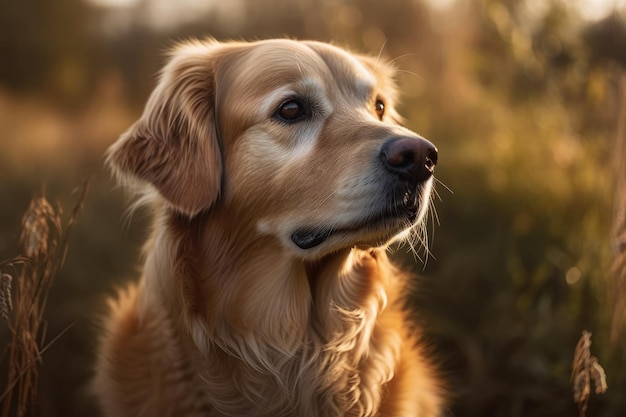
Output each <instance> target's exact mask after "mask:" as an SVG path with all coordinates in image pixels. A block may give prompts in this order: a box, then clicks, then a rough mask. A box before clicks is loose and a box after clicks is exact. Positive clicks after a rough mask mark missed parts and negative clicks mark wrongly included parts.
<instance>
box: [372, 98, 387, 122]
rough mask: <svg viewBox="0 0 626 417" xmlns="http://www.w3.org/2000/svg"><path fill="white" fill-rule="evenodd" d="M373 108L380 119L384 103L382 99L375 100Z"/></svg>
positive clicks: (382, 114) (383, 110)
mask: <svg viewBox="0 0 626 417" xmlns="http://www.w3.org/2000/svg"><path fill="white" fill-rule="evenodd" d="M374 110H375V111H376V115H377V116H378V118H379V119H380V120H382V119H383V116H384V114H385V103H383V101H382V100H376V104H375V105H374Z"/></svg>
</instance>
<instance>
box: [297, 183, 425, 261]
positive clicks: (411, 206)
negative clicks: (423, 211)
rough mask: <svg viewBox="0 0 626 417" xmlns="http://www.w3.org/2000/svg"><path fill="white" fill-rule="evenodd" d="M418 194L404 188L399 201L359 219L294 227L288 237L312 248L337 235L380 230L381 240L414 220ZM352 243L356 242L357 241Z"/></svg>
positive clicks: (417, 208) (305, 247)
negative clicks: (317, 225) (342, 222)
mask: <svg viewBox="0 0 626 417" xmlns="http://www.w3.org/2000/svg"><path fill="white" fill-rule="evenodd" d="M419 194H420V193H419V192H417V190H415V191H407V192H405V193H404V195H403V196H402V198H400V199H398V200H400V201H399V202H397V203H395V204H390V205H388V206H386V207H384V208H382V209H381V210H378V211H374V212H373V213H372V214H370V215H367V216H366V217H365V218H363V219H362V220H357V221H355V222H351V223H348V224H345V225H338V226H319V227H304V228H301V229H297V230H296V231H294V232H293V233H292V234H291V241H292V242H293V243H294V244H295V245H296V246H298V247H299V248H300V249H312V248H314V247H316V246H319V245H321V244H322V243H324V242H326V241H327V240H328V239H330V238H331V237H333V236H336V235H342V236H346V235H352V234H359V233H361V232H365V233H373V232H380V235H381V239H382V240H385V239H389V238H391V237H392V236H394V235H395V234H397V233H399V232H401V231H402V230H403V229H406V228H407V227H410V226H411V225H413V224H414V223H415V222H416V221H417V219H418V217H419V214H420V207H421V204H420V195H419ZM383 235H384V237H382V236H383ZM353 243H354V244H356V243H358V241H355V242H353ZM382 243H383V242H381V244H382Z"/></svg>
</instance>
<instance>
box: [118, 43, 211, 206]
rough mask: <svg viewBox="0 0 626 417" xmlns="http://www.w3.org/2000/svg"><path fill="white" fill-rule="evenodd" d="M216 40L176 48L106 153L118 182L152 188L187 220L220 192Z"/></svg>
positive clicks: (207, 204)
mask: <svg viewBox="0 0 626 417" xmlns="http://www.w3.org/2000/svg"><path fill="white" fill-rule="evenodd" d="M218 49H219V44H218V43H217V42H213V43H200V42H196V43H189V44H186V45H183V46H179V47H178V48H176V49H175V50H174V51H173V52H172V54H171V57H170V61H169V63H168V64H167V65H166V66H165V68H164V69H163V71H162V73H161V77H160V80H159V84H158V86H157V87H156V89H155V90H154V91H153V92H152V95H151V96H150V99H149V100H148V103H147V104H146V107H145V109H144V112H143V115H142V116H141V118H140V119H139V120H138V121H137V122H136V123H135V124H134V125H133V126H131V128H130V129H129V130H128V131H126V132H125V133H124V134H123V135H122V136H121V137H120V138H119V139H118V140H117V142H116V143H114V144H113V145H112V146H111V147H110V148H109V150H108V155H107V162H108V163H109V165H110V166H111V167H112V169H113V171H114V172H115V173H116V174H117V176H118V177H119V178H121V179H122V181H124V180H126V181H128V180H129V179H140V180H143V181H146V182H148V183H150V184H152V185H153V186H154V187H155V188H156V189H157V190H158V191H159V193H160V194H161V195H162V196H163V197H165V199H166V200H167V201H168V202H169V203H170V204H171V205H172V206H173V207H174V208H176V209H177V210H179V211H180V212H182V213H184V214H187V215H189V216H193V215H195V214H197V213H198V212H200V211H201V210H203V209H205V208H208V207H210V206H211V204H212V203H213V202H214V201H215V200H216V199H217V197H218V195H219V192H220V182H221V173H222V161H221V156H220V149H219V144H218V138H217V128H216V124H215V85H216V83H215V79H216V76H215V73H216V68H217V54H216V53H215V52H216V51H217V50H218Z"/></svg>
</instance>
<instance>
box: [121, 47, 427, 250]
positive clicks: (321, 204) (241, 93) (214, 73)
mask: <svg viewBox="0 0 626 417" xmlns="http://www.w3.org/2000/svg"><path fill="white" fill-rule="evenodd" d="M395 101H396V89H395V86H394V82H393V69H392V68H391V67H389V66H387V65H385V64H383V63H381V62H379V60H378V59H374V58H370V57H364V56H359V55H354V54H351V53H348V52H346V51H344V50H342V49H340V48H337V47H334V46H331V45H328V44H324V43H318V42H299V41H292V40H267V41H259V42H253V43H238V42H231V43H219V42H216V41H206V42H190V43H185V44H183V45H181V46H179V47H177V48H175V49H174V51H173V53H172V56H171V59H170V61H169V63H168V64H167V66H166V67H165V68H164V70H163V73H162V76H161V80H160V83H159V85H158V86H157V88H156V89H155V91H154V92H153V94H152V96H151V97H150V99H149V101H148V104H147V106H146V109H145V111H144V114H143V115H142V117H141V118H140V119H139V120H138V121H137V122H136V123H135V124H134V125H133V126H132V127H131V128H130V129H129V130H128V131H127V132H126V133H125V134H124V135H122V137H121V138H120V139H119V140H118V142H116V143H115V144H114V145H113V146H112V147H111V148H110V150H109V162H110V164H111V165H112V166H113V168H114V170H115V171H116V172H117V173H118V174H119V176H121V177H122V178H123V179H139V180H141V181H142V182H144V183H145V182H147V183H149V184H151V185H152V186H153V187H154V189H156V190H157V191H158V193H159V194H160V195H161V196H162V197H163V198H164V199H165V201H166V202H167V204H168V205H169V206H170V208H171V209H173V210H175V211H177V212H179V213H181V214H183V215H186V216H189V217H193V216H197V215H199V214H208V215H209V216H210V215H211V213H212V212H214V211H215V212H217V211H219V212H220V213H222V215H223V214H224V213H227V214H228V216H229V218H230V219H231V220H230V223H231V224H235V225H236V227H235V229H236V230H237V231H238V232H241V233H245V234H246V236H245V238H246V239H255V236H273V237H276V238H277V239H279V240H280V242H281V243H282V244H283V246H284V247H286V248H289V249H290V250H292V251H293V252H294V253H295V254H296V255H297V256H300V257H303V258H308V259H312V258H316V257H320V256H322V255H324V254H326V253H329V252H332V251H335V250H338V249H341V248H344V247H352V246H355V245H366V246H380V245H384V244H386V243H388V242H390V241H392V240H393V239H394V238H395V237H398V236H402V235H406V234H407V232H408V231H409V230H411V229H414V228H415V227H416V225H417V224H418V223H419V222H420V221H421V219H422V218H423V217H424V214H425V212H426V210H427V207H428V205H429V198H430V193H431V186H432V181H433V178H432V173H433V169H434V167H435V164H436V163H437V149H436V148H435V146H433V145H432V144H431V143H430V142H428V141H427V140H425V139H423V138H422V137H420V136H419V135H417V134H415V133H413V132H412V131H410V130H408V129H406V128H404V127H402V126H400V125H399V121H400V117H399V116H398V114H397V113H396V110H395V109H394V104H395ZM233 233H235V232H233Z"/></svg>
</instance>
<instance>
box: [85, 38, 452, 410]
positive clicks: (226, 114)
mask: <svg viewBox="0 0 626 417" xmlns="http://www.w3.org/2000/svg"><path fill="white" fill-rule="evenodd" d="M392 77H393V70H392V68H391V67H389V66H388V65H385V64H382V63H380V62H378V60H377V59H373V58H369V57H364V56H358V55H354V54H351V53H348V52H346V51H344V50H342V49H340V48H337V47H334V46H331V45H328V44H323V43H318V42H298V41H292V40H268V41H259V42H253V43H244V42H229V43H219V42H217V41H213V40H207V41H204V42H198V41H195V42H187V43H184V44H182V45H180V46H178V47H176V48H175V49H174V51H173V52H172V54H171V58H170V61H169V63H168V64H167V65H166V67H165V68H164V70H163V73H162V76H161V79H160V83H159V84H158V86H157V88H156V89H155V91H154V92H153V94H152V96H151V98H150V99H149V101H148V103H147V105H146V109H145V111H144V114H143V115H142V117H141V118H140V119H139V120H138V121H137V122H136V123H135V124H134V125H133V126H132V127H131V128H130V129H129V130H128V131H127V132H126V133H125V134H124V135H122V136H121V138H120V139H119V140H118V141H117V142H116V143H115V144H114V145H113V146H112V147H111V148H110V150H109V154H108V161H109V163H110V165H111V166H112V167H113V169H114V171H115V172H116V174H117V175H118V177H119V178H120V179H121V180H122V181H123V182H125V183H127V184H130V185H133V186H137V185H138V186H139V187H140V188H141V189H142V190H143V192H144V200H149V201H150V202H151V203H152V206H154V207H155V220H154V226H153V230H152V237H151V239H150V240H149V242H148V243H147V244H146V247H145V265H144V268H143V275H142V278H141V280H140V281H139V283H138V284H136V285H133V286H131V287H130V288H129V289H127V290H125V291H121V292H120V293H119V295H118V297H117V299H115V300H112V301H111V302H110V313H109V315H108V317H107V319H106V321H105V323H104V331H103V334H102V337H101V340H100V347H99V354H98V361H97V368H96V380H95V388H96V391H97V395H98V398H99V401H100V403H101V405H102V407H103V410H104V411H105V414H106V415H107V416H110V417H122V416H128V417H140V416H173V417H180V416H185V417H194V416H203V417H209V416H211V417H213V416H255V417H261V416H272V417H276V416H294V417H295V416H298V417H308V416H311V417H312V416H324V417H332V416H354V417H356V416H359V417H365V416H380V417H383V416H385V417H391V416H403V417H408V416H437V415H439V413H440V412H441V410H442V403H443V400H442V389H441V384H440V381H439V379H438V378H437V376H436V372H435V370H434V368H433V366H432V365H431V363H430V361H429V360H428V359H427V358H426V356H425V353H424V348H423V342H420V340H419V337H420V336H419V332H418V331H417V329H416V328H415V327H414V326H412V325H411V324H410V322H409V320H408V318H407V313H406V311H405V310H404V308H403V288H404V286H405V281H406V279H407V277H406V276H405V275H404V274H403V273H401V272H400V271H398V270H397V269H396V268H395V267H394V266H392V264H391V263H390V262H389V260H388V258H387V255H386V247H387V245H388V244H389V243H390V242H391V241H394V240H398V239H402V238H404V239H406V238H407V237H410V235H411V234H415V233H416V230H419V228H420V227H421V226H420V225H421V224H422V223H423V222H422V220H423V217H424V215H425V213H426V210H427V206H428V204H429V201H430V200H429V199H430V192H431V183H432V177H430V175H428V178H427V179H424V180H423V181H420V182H419V184H417V186H416V187H417V190H413V191H411V192H408V191H407V192H406V193H405V194H402V196H401V197H394V196H393V195H391V192H390V191H389V190H390V189H391V188H392V187H395V186H396V185H395V184H396V183H398V182H400V180H398V179H397V178H396V177H395V176H394V175H391V174H389V172H387V171H388V170H387V171H386V170H385V168H384V166H383V164H382V163H381V162H380V158H381V156H380V155H381V146H382V145H383V143H384V142H385V141H387V140H388V139H389V138H391V137H410V138H412V140H413V139H415V140H420V141H423V142H424V143H426V141H425V140H423V139H421V138H419V136H417V135H416V134H415V133H413V132H411V131H409V130H408V129H406V128H404V127H401V126H400V125H398V121H399V116H398V115H397V114H396V112H395V110H394V109H393V104H394V101H395V95H396V93H395V87H394V83H393V79H392ZM293 97H296V98H297V100H299V101H298V102H297V103H298V104H299V106H300V108H299V109H302V108H304V109H305V110H306V112H305V113H306V114H304V116H302V117H301V118H300V119H298V120H296V121H295V122H292V121H291V120H287V121H286V120H285V119H284V117H283V112H282V110H278V111H277V108H278V109H282V104H281V103H284V102H285V100H287V101H288V100H290V99H292V98H293ZM383 105H384V112H383V111H380V108H378V107H376V106H383ZM292 107H293V104H292ZM377 109H378V110H377ZM290 110H291V111H293V108H291V109H287V111H285V113H284V114H286V115H287V116H289V117H291V116H290V113H289V111H290ZM296 110H298V109H296ZM377 111H378V112H377ZM279 112H280V113H279ZM433 148H434V147H433ZM385 155H386V154H385ZM390 158H391V157H388V158H387V159H390ZM435 162H436V161H435ZM391 164H400V162H398V161H395V160H393V161H392V162H391ZM388 165H389V164H388ZM433 166H434V165H433ZM394 168H396V167H395V166H394ZM431 168H432V167H431ZM413 192H414V193H415V197H414V199H415V201H413V200H411V201H413V202H412V203H411V204H414V205H416V207H419V213H418V214H417V215H416V216H415V217H414V218H411V219H410V220H407V218H404V217H402V216H399V218H395V217H394V216H398V214H397V213H395V211H392V213H391V214H388V217H390V218H377V217H375V216H374V214H375V213H374V214H373V212H374V211H376V210H379V209H378V207H388V206H389V205H390V204H391V203H389V201H387V200H390V199H393V198H396V199H397V198H400V199H401V200H402V199H403V198H404V200H407V199H408V197H406V196H407V195H409V194H410V195H411V196H412V195H413V194H412V193H413ZM411 198H413V197H411ZM398 204H399V203H398ZM385 210H386V211H385V213H388V212H389V210H390V209H385ZM394 210H396V209H394ZM316 227H318V228H319V229H316Z"/></svg>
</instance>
